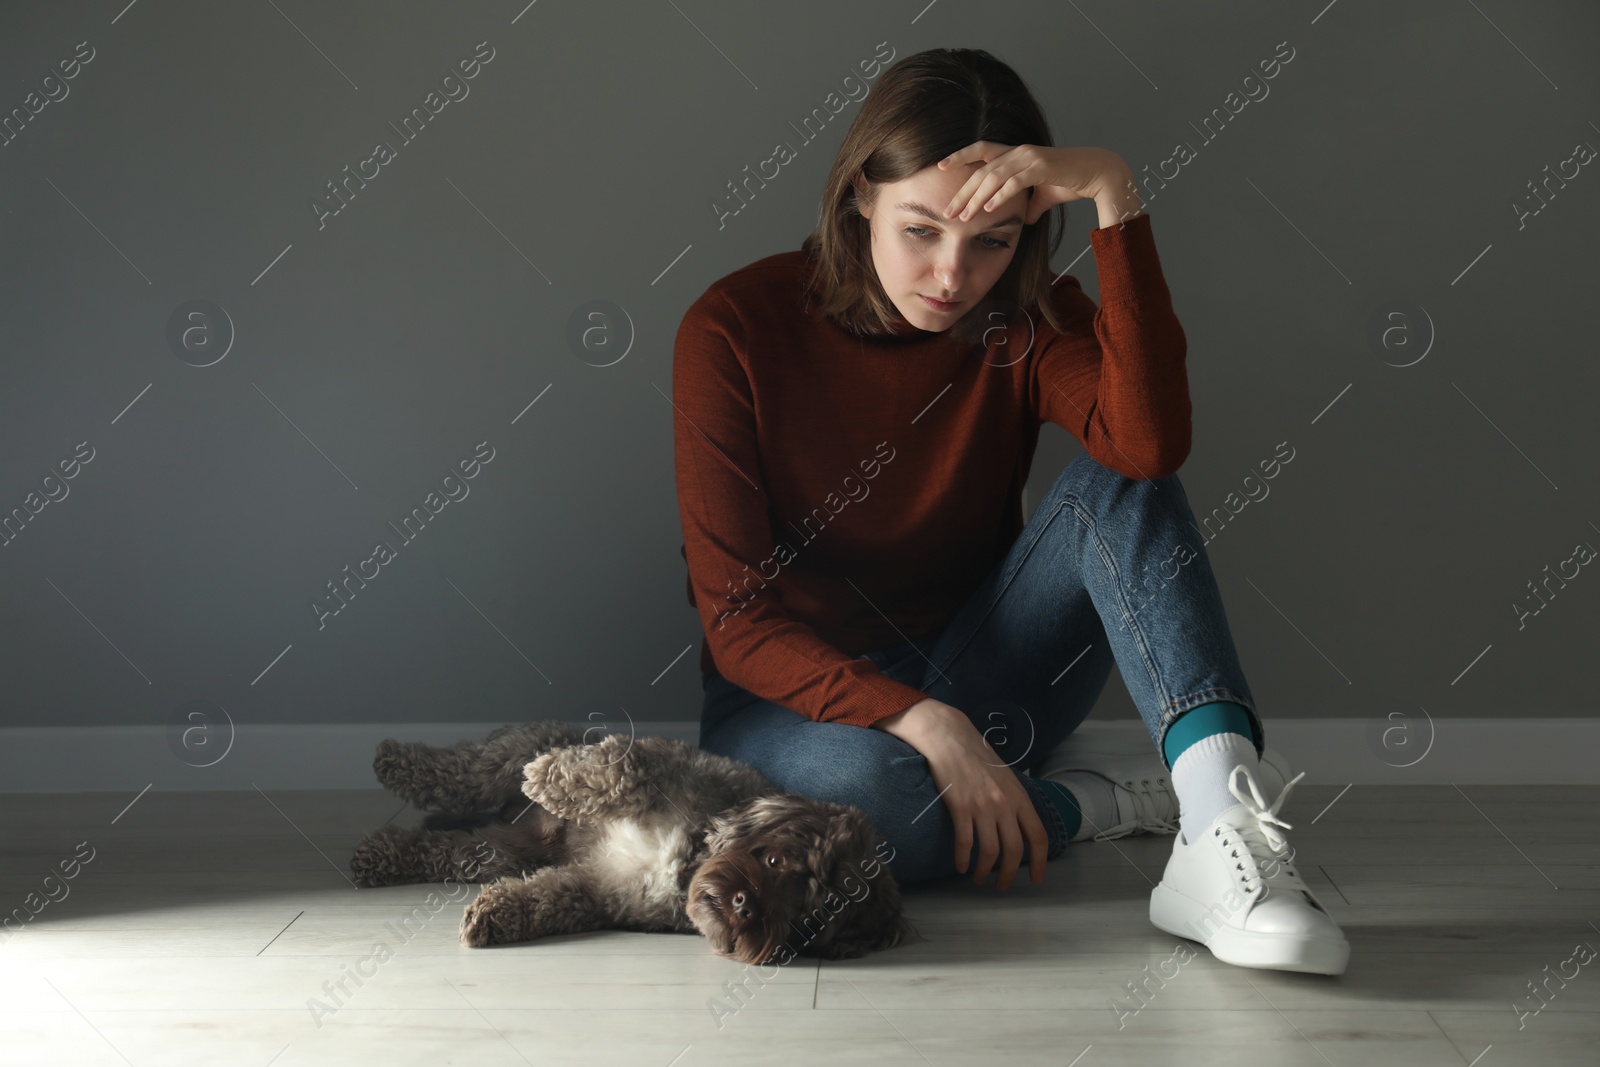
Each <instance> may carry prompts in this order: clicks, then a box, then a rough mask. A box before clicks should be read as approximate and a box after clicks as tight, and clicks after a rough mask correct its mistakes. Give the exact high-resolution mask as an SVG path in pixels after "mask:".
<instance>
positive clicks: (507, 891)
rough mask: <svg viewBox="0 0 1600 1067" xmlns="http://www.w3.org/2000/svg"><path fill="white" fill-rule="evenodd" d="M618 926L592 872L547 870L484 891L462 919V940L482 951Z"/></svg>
mask: <svg viewBox="0 0 1600 1067" xmlns="http://www.w3.org/2000/svg"><path fill="white" fill-rule="evenodd" d="M613 925H615V920H614V917H613V916H611V915H610V914H609V913H608V912H607V911H606V909H605V907H604V905H603V904H602V903H601V900H600V897H599V894H598V893H596V892H595V887H594V882H593V875H592V874H591V873H590V872H589V871H586V870H585V869H584V868H583V867H580V866H566V867H543V868H540V869H539V870H537V871H533V872H531V873H529V874H528V875H526V876H524V877H519V878H506V879H502V880H501V881H498V882H495V883H494V884H493V885H486V886H484V887H483V889H482V890H480V891H479V893H478V896H477V899H476V900H474V901H473V902H472V903H471V904H468V905H467V907H466V911H465V913H464V914H463V915H462V917H461V931H460V936H461V943H462V944H463V945H467V946H468V947H471V948H482V947H483V946H485V945H506V944H511V943H513V942H517V941H532V940H534V939H535V938H540V937H548V936H550V935H551V934H575V933H580V932H583V931H586V930H606V929H610V928H611V927H612V926H613Z"/></svg>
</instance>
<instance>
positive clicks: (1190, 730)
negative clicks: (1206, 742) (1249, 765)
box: [1161, 701, 1255, 767]
mask: <svg viewBox="0 0 1600 1067" xmlns="http://www.w3.org/2000/svg"><path fill="white" fill-rule="evenodd" d="M1212 734H1240V735H1242V736H1243V737H1244V739H1245V740H1246V741H1249V742H1250V745H1251V747H1252V748H1253V747H1255V739H1254V738H1253V737H1252V736H1251V734H1250V713H1249V712H1248V711H1246V710H1245V709H1244V708H1243V707H1242V706H1241V705H1239V704H1234V703H1231V702H1229V701H1217V702H1215V703H1211V704H1201V705H1200V706H1198V707H1194V708H1190V709H1189V710H1188V711H1186V712H1184V713H1183V714H1181V715H1179V716H1178V717H1177V718H1176V719H1175V720H1173V723H1172V725H1171V726H1169V727H1167V739H1166V741H1165V742H1163V744H1162V746H1161V747H1162V751H1163V752H1165V753H1166V757H1167V766H1168V767H1171V766H1173V765H1174V764H1176V763H1177V762H1178V757H1179V756H1181V755H1183V750H1184V749H1186V748H1188V747H1189V746H1190V745H1192V744H1194V743H1195V742H1196V741H1198V740H1200V739H1201V738H1203V737H1210V736H1211V735H1212Z"/></svg>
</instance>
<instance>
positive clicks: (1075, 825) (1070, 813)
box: [1034, 778, 1083, 841]
mask: <svg viewBox="0 0 1600 1067" xmlns="http://www.w3.org/2000/svg"><path fill="white" fill-rule="evenodd" d="M1034 781H1035V782H1037V783H1039V786H1040V788H1042V789H1043V790H1044V792H1045V795H1046V796H1048V797H1049V798H1050V803H1052V804H1054V805H1055V806H1056V810H1057V811H1059V812H1060V813H1061V821H1062V822H1064V823H1066V824H1067V840H1069V841H1070V840H1072V838H1074V837H1076V836H1077V835H1078V830H1079V828H1080V827H1082V826H1083V812H1082V811H1081V810H1079V808H1078V799H1077V798H1076V797H1074V796H1073V795H1072V790H1070V789H1068V788H1067V787H1066V786H1064V785H1062V784H1061V783H1060V782H1054V781H1051V780H1050V779H1049V778H1035V779H1034Z"/></svg>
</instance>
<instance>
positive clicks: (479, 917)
mask: <svg viewBox="0 0 1600 1067" xmlns="http://www.w3.org/2000/svg"><path fill="white" fill-rule="evenodd" d="M460 936H461V943H462V944H463V945H466V946H467V947H468V948H483V947H484V946H486V945H507V944H511V943H512V942H516V941H527V940H529V939H530V938H531V937H532V936H533V933H532V931H531V930H530V929H529V924H528V910H527V903H526V901H525V900H523V899H522V898H520V897H519V896H518V895H517V894H516V893H514V892H512V890H511V888H510V887H509V886H508V885H506V884H505V883H504V882H494V883H492V884H490V885H486V886H484V887H483V889H482V890H481V891H480V892H479V893H478V898H477V899H476V900H474V901H473V902H472V903H471V904H468V905H467V907H466V911H465V912H464V913H463V914H462V916H461V932H460Z"/></svg>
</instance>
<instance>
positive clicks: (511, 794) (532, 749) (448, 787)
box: [372, 721, 585, 811]
mask: <svg viewBox="0 0 1600 1067" xmlns="http://www.w3.org/2000/svg"><path fill="white" fill-rule="evenodd" d="M584 740H585V738H584V734H583V731H582V730H579V729H578V728H577V727H574V726H569V725H567V724H566V723H564V722H557V721H547V722H535V723H528V724H526V725H523V726H502V727H501V728H500V729H498V730H495V731H494V732H493V733H491V734H490V735H489V737H488V739H487V740H484V741H458V742H456V743H455V744H454V745H450V746H449V747H446V748H438V747H435V746H433V745H427V744H423V743H422V742H420V741H395V740H386V741H382V742H380V743H379V744H378V754H377V757H376V758H375V759H374V760H373V762H372V770H373V773H374V774H376V775H377V777H378V781H379V782H380V783H381V784H382V785H383V787H384V788H385V789H387V790H388V791H389V792H391V793H393V794H394V795H395V796H397V797H400V798H401V799H403V800H406V801H409V802H410V803H411V804H412V805H413V806H414V807H417V808H420V809H423V810H428V809H443V810H445V811H487V810H491V809H495V808H499V807H501V806H503V805H504V804H505V803H506V802H507V801H509V800H514V799H516V798H517V797H518V796H520V795H521V789H522V768H523V766H524V765H526V764H527V762H528V761H529V760H531V759H533V758H534V757H535V756H537V755H539V754H540V753H541V752H547V751H549V750H550V749H552V748H555V747H557V746H560V745H576V744H582V743H583V742H584Z"/></svg>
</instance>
